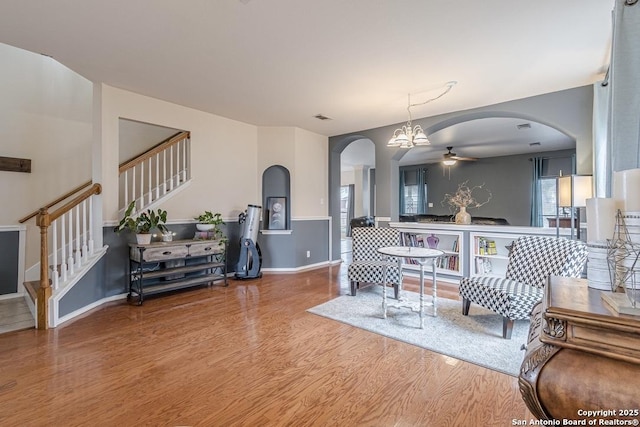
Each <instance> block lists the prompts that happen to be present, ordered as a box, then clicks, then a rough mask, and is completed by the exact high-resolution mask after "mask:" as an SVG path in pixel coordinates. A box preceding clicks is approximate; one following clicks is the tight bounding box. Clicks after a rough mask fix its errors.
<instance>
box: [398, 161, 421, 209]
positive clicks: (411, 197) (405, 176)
mask: <svg viewBox="0 0 640 427" xmlns="http://www.w3.org/2000/svg"><path fill="white" fill-rule="evenodd" d="M426 175H427V170H426V169H424V168H417V167H415V166H414V167H407V168H400V215H415V214H423V213H426V212H427V208H426V201H427V183H426Z"/></svg>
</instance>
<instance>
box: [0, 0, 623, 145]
mask: <svg viewBox="0 0 640 427" xmlns="http://www.w3.org/2000/svg"><path fill="white" fill-rule="evenodd" d="M612 8H613V0H580V1H577V0H564V1H558V0H536V1H513V0H483V1H478V0H457V1H435V0H395V1H391V0H349V1H345V0H316V1H308V0H242V1H240V0H225V1H221V0H217V1H212V0H189V1H187V2H178V1H175V0H137V1H130V0H110V1H104V0H83V1H68V0H65V1H24V0H3V1H2V5H1V6H0V12H1V13H0V42H2V43H6V44H9V45H13V46H16V47H20V48H23V49H27V50H30V51H33V52H39V53H44V54H47V55H51V56H52V57H54V58H55V59H56V60H58V61H59V62H61V63H63V64H65V65H66V66H67V67H69V68H71V69H73V70H74V71H76V72H78V73H79V74H81V75H83V76H84V77H86V78H87V79H89V80H91V81H94V82H104V83H106V84H108V85H111V86H115V87H120V88H123V89H126V90H130V91H133V92H136V93H140V94H144V95H148V96H152V97H155V98H159V99H164V100H167V101H170V102H173V103H176V104H181V105H185V106H189V107H193V108H196V109H199V110H203V111H208V112H211V113H214V114H217V115H220V116H224V117H229V118H232V119H236V120H239V121H242V122H247V123H251V124H255V125H265V126H297V127H300V128H303V129H307V130H310V131H313V132H317V133H320V134H323V135H327V136H333V135H340V134H343V133H349V132H355V131H358V130H363V129H370V128H374V127H379V126H384V125H388V124H392V123H398V122H402V121H405V120H406V102H407V94H408V93H411V95H412V101H416V102H419V101H420V100H422V99H427V98H430V97H431V96H432V95H433V94H434V93H438V92H439V91H440V90H441V89H442V88H443V87H444V84H445V83H446V82H448V81H451V80H456V81H458V84H457V85H456V86H455V87H454V88H453V90H452V91H451V92H450V93H449V94H447V95H446V96H445V97H443V98H441V99H439V100H437V101H435V102H432V103H429V104H427V105H425V106H422V107H418V108H416V109H414V110H412V112H413V113H414V117H415V118H418V117H427V116H432V115H436V114H441V113H447V112H452V111H460V110H465V109H469V108H474V107H479V106H484V105H491V104H495V103H498V102H503V101H509V100H514V99H520V98H525V97H528V96H533V95H539V94H543V93H549V92H554V91H558V90H562V89H568V88H573V87H578V86H583V85H587V84H591V83H593V82H595V81H597V80H599V79H601V78H602V77H603V76H604V74H605V72H606V70H607V65H608V62H609V50H610V44H611V10H612ZM319 113H320V114H323V115H325V116H328V117H330V118H332V120H327V121H319V120H317V119H315V118H313V116H314V115H316V114H319ZM434 138H435V136H434ZM460 151H461V152H462V150H460ZM459 154H460V153H459Z"/></svg>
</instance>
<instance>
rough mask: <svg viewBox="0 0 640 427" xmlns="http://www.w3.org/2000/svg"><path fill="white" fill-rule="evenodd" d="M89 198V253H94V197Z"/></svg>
mask: <svg viewBox="0 0 640 427" xmlns="http://www.w3.org/2000/svg"><path fill="white" fill-rule="evenodd" d="M94 197H96V196H91V197H90V198H89V254H90V255H93V198H94Z"/></svg>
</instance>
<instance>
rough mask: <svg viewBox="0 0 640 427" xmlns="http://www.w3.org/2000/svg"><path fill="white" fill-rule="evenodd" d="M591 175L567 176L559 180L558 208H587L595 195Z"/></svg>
mask: <svg viewBox="0 0 640 427" xmlns="http://www.w3.org/2000/svg"><path fill="white" fill-rule="evenodd" d="M592 187H593V177H592V176H591V175H567V176H561V177H559V178H558V206H561V207H571V206H573V207H585V206H587V199H589V198H591V196H592V195H593V188H592Z"/></svg>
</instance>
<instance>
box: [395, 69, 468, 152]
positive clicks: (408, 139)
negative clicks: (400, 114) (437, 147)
mask: <svg viewBox="0 0 640 427" xmlns="http://www.w3.org/2000/svg"><path fill="white" fill-rule="evenodd" d="M456 83H457V82H455V81H452V82H448V83H447V88H446V89H445V90H444V92H442V93H441V94H440V95H438V96H436V97H435V98H431V99H427V100H426V101H424V102H419V103H416V104H412V103H411V94H408V95H407V97H408V102H407V113H409V120H408V121H407V124H406V125H405V126H402V127H401V128H399V129H396V130H395V131H394V132H393V136H392V137H391V139H390V140H389V142H388V143H387V147H400V148H413V147H416V146H424V145H431V143H430V142H429V138H427V134H426V133H425V132H424V131H423V130H422V127H421V126H420V125H415V126H411V107H417V106H419V105H424V104H427V103H429V102H431V101H435V100H436V99H438V98H440V97H442V96H444V95H445V94H446V93H448V92H449V91H450V90H451V88H452V87H453V86H454V85H455V84H456Z"/></svg>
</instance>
